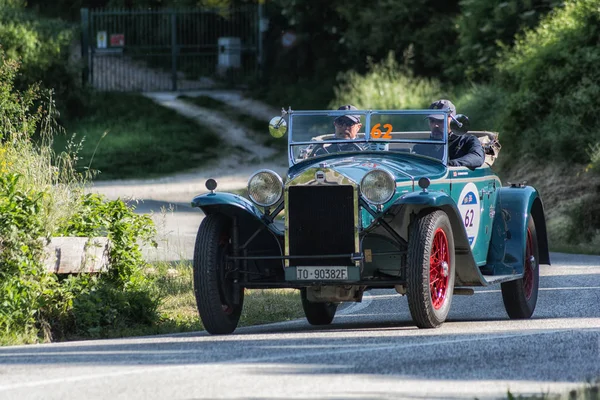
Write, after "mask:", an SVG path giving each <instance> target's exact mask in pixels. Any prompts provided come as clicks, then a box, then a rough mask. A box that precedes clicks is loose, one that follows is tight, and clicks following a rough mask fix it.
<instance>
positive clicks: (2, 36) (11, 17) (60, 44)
mask: <svg viewBox="0 0 600 400" xmlns="http://www.w3.org/2000/svg"><path fill="white" fill-rule="evenodd" d="M2 1H3V2H4V4H2V3H0V45H1V47H2V50H3V51H4V53H5V54H6V55H7V57H8V58H9V59H12V60H18V61H19V62H20V64H21V67H20V73H19V75H18V76H16V77H15V82H14V83H15V85H16V87H17V88H20V89H22V90H25V89H26V88H27V87H28V86H30V85H32V84H40V85H41V86H42V87H46V88H48V89H52V90H53V91H54V93H55V96H57V101H59V103H60V105H61V108H62V111H65V112H66V111H70V112H72V113H75V114H77V113H80V112H81V104H82V102H83V100H82V87H81V75H80V66H78V65H77V64H76V63H74V62H73V61H72V59H71V57H70V55H71V47H72V45H73V44H76V43H75V42H74V41H75V40H77V39H78V36H77V34H76V32H77V30H76V26H73V25H71V24H68V23H66V22H64V21H63V20H61V19H51V18H43V17H40V16H39V15H36V14H35V13H33V12H31V11H29V10H27V9H26V8H25V1H19V0H2Z"/></svg>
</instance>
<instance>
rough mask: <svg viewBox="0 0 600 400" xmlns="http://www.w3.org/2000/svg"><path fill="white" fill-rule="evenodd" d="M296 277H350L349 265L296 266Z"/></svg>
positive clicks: (312, 278) (309, 278) (319, 279)
mask: <svg viewBox="0 0 600 400" xmlns="http://www.w3.org/2000/svg"><path fill="white" fill-rule="evenodd" d="M296 279H298V280H315V281H336V280H340V281H341V280H346V279H348V267H296Z"/></svg>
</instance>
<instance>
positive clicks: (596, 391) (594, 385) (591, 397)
mask: <svg viewBox="0 0 600 400" xmlns="http://www.w3.org/2000/svg"><path fill="white" fill-rule="evenodd" d="M506 399H507V400H600V378H597V379H596V380H595V381H590V382H588V383H587V384H586V385H585V386H584V387H581V388H579V389H573V390H571V391H570V392H569V393H565V394H545V393H544V394H540V395H533V396H521V395H518V396H515V395H514V394H512V393H511V392H510V391H509V392H508V394H507V396H506Z"/></svg>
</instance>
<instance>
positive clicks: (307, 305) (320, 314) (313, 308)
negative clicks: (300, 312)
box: [300, 288, 338, 325]
mask: <svg viewBox="0 0 600 400" xmlns="http://www.w3.org/2000/svg"><path fill="white" fill-rule="evenodd" d="M300 297H301V298H302V308H303V309H304V315H306V320H307V321H308V323H309V324H311V325H329V324H330V323H331V321H333V317H335V312H336V310H337V306H338V305H337V303H330V302H327V303H313V302H311V301H309V300H308V298H307V295H306V288H302V289H300Z"/></svg>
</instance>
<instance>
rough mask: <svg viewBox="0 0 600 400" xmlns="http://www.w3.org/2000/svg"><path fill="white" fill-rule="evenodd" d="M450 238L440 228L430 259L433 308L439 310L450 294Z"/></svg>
mask: <svg viewBox="0 0 600 400" xmlns="http://www.w3.org/2000/svg"><path fill="white" fill-rule="evenodd" d="M448 265H450V254H449V253H448V238H447V237H446V232H444V230H443V229H442V228H438V229H437V230H436V231H435V235H434V236H433V245H432V247H431V257H430V258H429V289H430V291H431V302H432V304H433V308H435V309H436V310H439V309H440V308H442V306H443V305H444V301H446V296H447V292H448V281H449V277H448Z"/></svg>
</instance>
